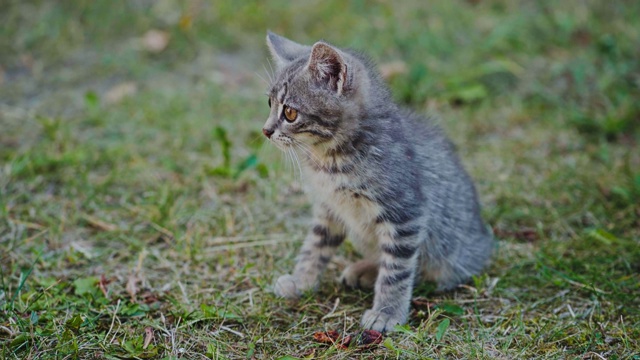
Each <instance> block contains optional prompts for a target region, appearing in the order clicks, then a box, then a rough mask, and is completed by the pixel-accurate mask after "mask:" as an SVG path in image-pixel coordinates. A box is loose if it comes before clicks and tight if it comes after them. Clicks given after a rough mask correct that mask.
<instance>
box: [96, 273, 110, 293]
mask: <svg viewBox="0 0 640 360" xmlns="http://www.w3.org/2000/svg"><path fill="white" fill-rule="evenodd" d="M109 283H111V280H107V278H106V277H105V276H104V274H102V275H100V281H99V282H98V286H99V287H100V291H102V294H103V295H104V297H105V298H107V299H108V298H109V293H108V291H107V285H109Z"/></svg>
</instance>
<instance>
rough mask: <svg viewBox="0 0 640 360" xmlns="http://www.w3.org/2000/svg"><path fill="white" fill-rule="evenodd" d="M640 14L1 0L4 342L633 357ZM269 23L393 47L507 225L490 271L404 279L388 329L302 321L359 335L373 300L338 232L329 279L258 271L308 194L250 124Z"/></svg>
mask: <svg viewBox="0 0 640 360" xmlns="http://www.w3.org/2000/svg"><path fill="white" fill-rule="evenodd" d="M639 16H640V3H637V2H633V1H610V2H601V1H580V2H578V1H568V2H563V3H562V4H560V3H557V2H552V1H539V2H531V1H499V0H491V1H452V2H433V4H430V5H429V6H427V5H423V4H422V2H419V1H408V2H403V3H402V5H398V4H395V5H394V4H392V3H390V2H364V1H354V2H350V3H347V2H342V1H324V2H319V1H314V2H299V3H296V4H289V3H288V2H284V1H273V2H262V1H246V2H242V3H239V2H218V1H217V2H215V4H214V3H213V2H206V1H195V0H194V1H188V2H179V3H178V2H172V1H157V2H145V1H136V2H133V1H132V2H126V3H125V2H123V3H122V4H120V3H119V4H115V3H113V2H110V1H92V2H47V1H17V0H10V1H8V2H6V4H5V5H4V8H3V10H2V11H1V12H0V250H1V251H0V357H1V358H6V359H12V358H15V359H25V358H26V359H45V358H67V359H72V358H188V359H198V358H214V359H215V358H230V359H231V358H243V359H246V358H256V359H260V358H263V359H270V358H286V356H290V357H293V358H305V357H315V358H332V359H333V358H337V359H340V358H354V357H357V356H364V357H373V358H402V359H405V358H443V357H444V358H465V359H466V358H480V359H494V358H501V359H511V358H576V359H585V358H591V359H600V358H608V359H639V358H640V344H639V340H638V339H640V246H639V245H640V205H638V204H640V149H639V147H638V144H639V141H640V101H639V100H638V99H640V47H638V44H639V43H640V27H638V26H637V19H638V17H639ZM150 29H159V30H162V31H165V32H166V33H167V34H169V43H168V45H167V47H166V49H164V50H163V51H161V52H159V53H153V52H150V51H147V50H145V49H144V47H142V46H141V45H140V41H139V39H140V38H141V37H142V36H143V35H144V34H145V32H146V31H148V30H150ZM266 29H271V30H273V31H275V32H278V33H281V34H283V35H286V36H289V37H291V38H294V39H296V40H298V41H300V42H304V43H312V42H313V41H315V40H318V39H320V38H323V39H325V40H327V41H330V42H333V43H335V44H337V45H341V46H350V47H354V48H356V49H360V50H362V51H364V52H366V53H368V54H369V55H370V56H371V57H372V58H374V59H375V60H376V61H377V62H378V63H380V64H383V65H384V64H389V63H392V62H397V61H401V62H403V64H404V69H405V70H404V71H402V72H400V73H399V74H396V75H394V76H392V77H391V78H390V79H389V83H390V85H391V87H392V90H393V93H394V95H395V97H396V99H397V100H398V101H399V102H402V103H404V104H406V105H407V106H410V107H412V108H413V109H415V111H417V112H420V113H436V114H438V115H440V117H441V119H442V120H441V125H442V126H443V127H444V128H445V129H446V131H447V132H448V133H449V135H450V136H451V137H452V139H453V140H454V141H455V143H456V144H457V145H458V149H459V153H460V155H461V157H462V159H463V162H464V163H465V166H466V167H467V169H468V170H469V171H470V172H471V174H472V175H473V177H474V178H475V179H476V182H477V186H478V190H479V193H480V196H481V199H482V202H483V204H484V216H485V218H486V220H487V221H488V223H489V224H491V226H492V227H493V228H494V231H495V233H496V236H497V238H498V239H499V242H498V250H497V252H496V255H495V258H494V262H493V264H492V265H491V266H490V267H489V268H488V269H487V272H486V274H484V275H483V276H481V277H479V278H477V279H475V281H474V282H473V283H471V284H469V286H467V287H464V288H460V289H459V290H458V291H456V292H452V293H448V294H433V293H431V292H430V291H429V289H417V290H416V291H415V294H414V295H415V296H414V305H413V309H412V314H411V318H410V321H409V323H408V324H407V325H406V326H404V327H402V328H399V329H398V331H397V332H395V333H393V334H390V335H388V336H387V337H386V338H385V340H384V342H383V344H381V345H379V346H376V347H373V348H370V349H359V348H356V347H352V348H349V349H347V350H340V349H338V348H337V347H335V346H328V345H323V344H319V343H316V342H315V341H314V340H313V334H314V333H315V332H317V331H323V330H338V331H339V332H341V333H355V332H357V331H358V324H359V320H360V316H361V315H362V313H363V312H364V310H366V309H367V308H368V307H369V306H370V305H371V301H372V295H371V294H369V293H364V292H357V291H356V292H349V291H346V290H344V289H343V288H341V287H340V286H338V285H337V284H336V283H335V282H334V281H333V280H334V278H335V277H337V275H338V274H339V272H340V270H341V269H343V268H344V266H345V265H346V264H347V263H348V261H350V260H352V259H354V258H355V257H356V256H357V254H355V253H354V252H353V250H352V249H351V248H349V247H345V248H344V249H342V250H341V252H340V255H339V256H338V257H337V258H336V259H335V260H334V261H332V263H331V264H330V269H329V271H328V273H327V275H326V277H325V281H324V283H323V285H322V288H321V290H320V292H319V293H317V294H308V295H307V296H305V297H304V298H303V299H302V300H301V301H299V302H295V303H291V302H287V301H284V300H281V299H277V298H275V297H274V296H273V295H272V293H271V292H270V285H271V284H272V282H273V280H274V279H275V278H277V276H279V275H280V274H283V273H285V272H288V271H290V269H291V268H292V266H293V262H294V257H295V252H296V249H297V248H298V247H299V246H300V241H301V240H302V238H303V236H304V233H305V231H306V225H307V221H308V220H309V217H310V213H309V207H308V203H307V201H306V199H305V197H304V195H303V194H302V193H301V191H300V178H299V175H298V173H297V171H296V170H295V169H294V168H293V167H292V166H291V164H290V163H288V162H287V161H286V158H284V157H283V156H282V155H281V154H280V153H279V152H278V151H277V150H275V149H273V147H271V146H269V145H268V144H265V143H264V141H263V139H262V138H263V137H262V136H261V133H260V129H261V127H262V125H263V121H264V120H265V119H266V116H267V105H266V99H265V97H264V95H263V93H264V90H265V87H266V85H265V83H264V82H263V81H262V80H261V79H260V77H265V74H266V69H268V68H269V64H268V62H267V52H266V46H265V45H264V36H265V31H266ZM122 84H128V86H131V85H132V84H134V87H135V90H134V91H132V92H131V94H130V95H129V96H125V97H123V98H120V99H116V100H109V96H110V95H109V94H110V93H111V95H113V91H112V90H113V89H114V88H115V87H117V86H119V85H122ZM151 335H152V336H151ZM145 340H147V341H148V344H147V345H146V346H145Z"/></svg>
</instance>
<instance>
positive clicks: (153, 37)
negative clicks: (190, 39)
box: [142, 30, 169, 53]
mask: <svg viewBox="0 0 640 360" xmlns="http://www.w3.org/2000/svg"><path fill="white" fill-rule="evenodd" d="M168 44H169V33H167V32H166V31H161V30H149V31H147V32H146V33H145V34H144V36H142V46H143V47H144V48H145V50H147V51H149V52H152V53H159V52H162V50H164V49H165V48H166V47H167V45H168Z"/></svg>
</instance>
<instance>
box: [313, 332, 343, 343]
mask: <svg viewBox="0 0 640 360" xmlns="http://www.w3.org/2000/svg"><path fill="white" fill-rule="evenodd" d="M339 337H340V333H338V332H337V331H335V330H329V331H318V332H316V333H314V334H313V338H314V339H315V340H316V341H317V342H319V343H323V344H335V342H336V341H338V338H339Z"/></svg>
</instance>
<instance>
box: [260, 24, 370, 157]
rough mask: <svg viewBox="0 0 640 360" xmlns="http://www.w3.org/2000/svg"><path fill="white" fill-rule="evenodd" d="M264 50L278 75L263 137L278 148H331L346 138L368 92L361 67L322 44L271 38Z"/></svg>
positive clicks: (349, 56)
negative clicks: (299, 42)
mask: <svg viewBox="0 0 640 360" xmlns="http://www.w3.org/2000/svg"><path fill="white" fill-rule="evenodd" d="M267 45H268V46H269V50H270V51H271V55H272V57H273V60H274V62H275V66H276V73H275V74H274V75H275V76H274V78H273V80H272V81H273V82H272V84H271V85H270V88H269V91H268V94H267V95H268V96H269V106H270V107H271V112H270V114H269V118H268V119H267V122H266V123H265V125H264V128H263V129H262V132H263V133H264V134H265V135H266V136H267V137H268V138H269V139H270V140H271V141H272V142H274V143H275V144H276V145H277V146H278V147H280V148H283V147H285V146H292V145H294V144H303V145H307V146H312V147H315V146H329V147H330V146H331V145H332V144H339V143H340V142H341V141H343V140H344V139H346V138H348V136H349V133H351V132H352V131H353V129H354V128H356V127H357V121H358V118H359V117H360V116H359V115H360V114H362V112H363V111H365V108H366V106H367V99H368V97H369V96H368V93H369V92H370V91H369V90H368V89H369V88H370V82H371V80H370V76H369V74H368V71H367V69H366V67H365V65H364V64H363V62H362V61H361V60H360V59H358V58H357V57H356V56H354V55H352V54H350V53H347V52H346V51H342V50H340V49H338V48H336V47H334V46H331V45H329V44H327V43H325V42H317V43H315V44H314V45H313V46H306V45H301V44H298V43H296V42H293V41H291V40H289V39H286V38H284V37H281V36H278V35H276V34H274V33H271V32H269V33H268V34H267Z"/></svg>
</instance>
